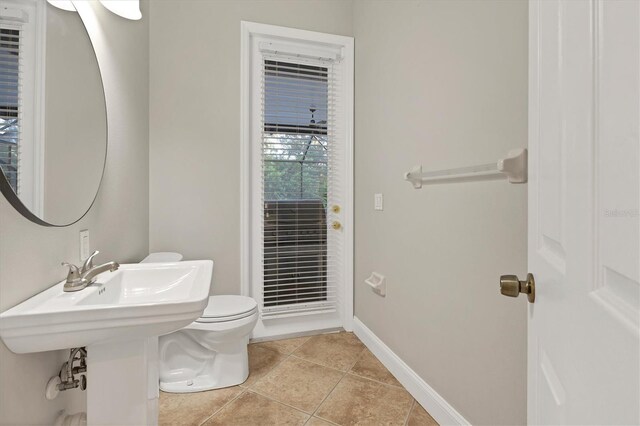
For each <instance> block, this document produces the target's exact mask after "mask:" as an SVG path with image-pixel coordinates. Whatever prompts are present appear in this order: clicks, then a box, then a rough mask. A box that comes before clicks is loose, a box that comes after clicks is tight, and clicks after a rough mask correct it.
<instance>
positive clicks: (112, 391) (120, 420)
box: [87, 337, 159, 426]
mask: <svg viewBox="0 0 640 426" xmlns="http://www.w3.org/2000/svg"><path fill="white" fill-rule="evenodd" d="M158 396H159V393H158V338H157V337H150V338H146V339H138V340H129V341H124V342H112V343H106V344H100V345H93V346H89V347H87V424H88V425H91V426H95V425H119V426H125V425H135V426H146V425H149V426H153V425H157V424H158Z"/></svg>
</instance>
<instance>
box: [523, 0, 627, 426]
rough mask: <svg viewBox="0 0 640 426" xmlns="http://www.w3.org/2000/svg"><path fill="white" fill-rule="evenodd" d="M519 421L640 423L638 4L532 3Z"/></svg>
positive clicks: (622, 0) (605, 0) (623, 0)
mask: <svg viewBox="0 0 640 426" xmlns="http://www.w3.org/2000/svg"><path fill="white" fill-rule="evenodd" d="M529 19H530V74H529V78H530V91H529V93H530V100H529V114H530V117H529V119H530V124H529V125H530V130H529V132H530V133H529V149H530V180H529V268H530V272H531V273H533V274H534V276H535V280H536V301H535V303H534V304H530V305H529V349H528V351H529V352H528V355H529V360H528V422H529V423H530V424H639V423H640V279H639V272H638V268H639V267H638V264H639V263H640V254H639V233H640V227H639V214H638V211H639V210H638V209H639V195H640V194H639V193H640V186H639V162H638V156H639V126H640V122H639V117H640V93H639V92H640V2H639V1H637V0H615V1H614V0H594V1H587V0H581V1H575V0H549V1H546V0H545V1H532V2H531V3H530V16H529Z"/></svg>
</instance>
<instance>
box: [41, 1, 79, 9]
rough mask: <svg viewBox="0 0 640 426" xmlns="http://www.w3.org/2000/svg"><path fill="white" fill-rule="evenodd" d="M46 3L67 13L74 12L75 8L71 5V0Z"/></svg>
mask: <svg viewBox="0 0 640 426" xmlns="http://www.w3.org/2000/svg"><path fill="white" fill-rule="evenodd" d="M47 2H48V3H49V4H50V5H51V6H54V7H57V8H58V9H62V10H66V11H69V12H75V11H76V7H75V6H74V5H73V2H71V0H47Z"/></svg>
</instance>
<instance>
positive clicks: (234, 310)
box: [197, 295, 258, 322]
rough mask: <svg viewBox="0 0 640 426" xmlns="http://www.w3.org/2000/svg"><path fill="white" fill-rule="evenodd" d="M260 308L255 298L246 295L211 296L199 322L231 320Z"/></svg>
mask: <svg viewBox="0 0 640 426" xmlns="http://www.w3.org/2000/svg"><path fill="white" fill-rule="evenodd" d="M257 308H258V304H257V303H256V301H255V300H253V299H252V298H250V297H245V296H232V295H227V296H211V297H209V303H208V304H207V307H206V308H205V310H204V313H203V314H202V316H201V317H200V318H198V320H197V322H217V321H231V320H234V319H240V318H244V317H246V316H249V315H251V314H252V313H253V312H255V311H256V309H257Z"/></svg>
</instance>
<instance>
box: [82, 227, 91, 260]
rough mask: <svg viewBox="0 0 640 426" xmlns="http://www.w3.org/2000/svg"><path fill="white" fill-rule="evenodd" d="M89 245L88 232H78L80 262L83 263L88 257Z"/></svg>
mask: <svg viewBox="0 0 640 426" xmlns="http://www.w3.org/2000/svg"><path fill="white" fill-rule="evenodd" d="M90 247H91V243H90V241H89V230H88V229H83V230H81V231H80V260H81V261H83V262H84V261H85V260H87V258H88V257H89V254H91V253H90Z"/></svg>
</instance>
